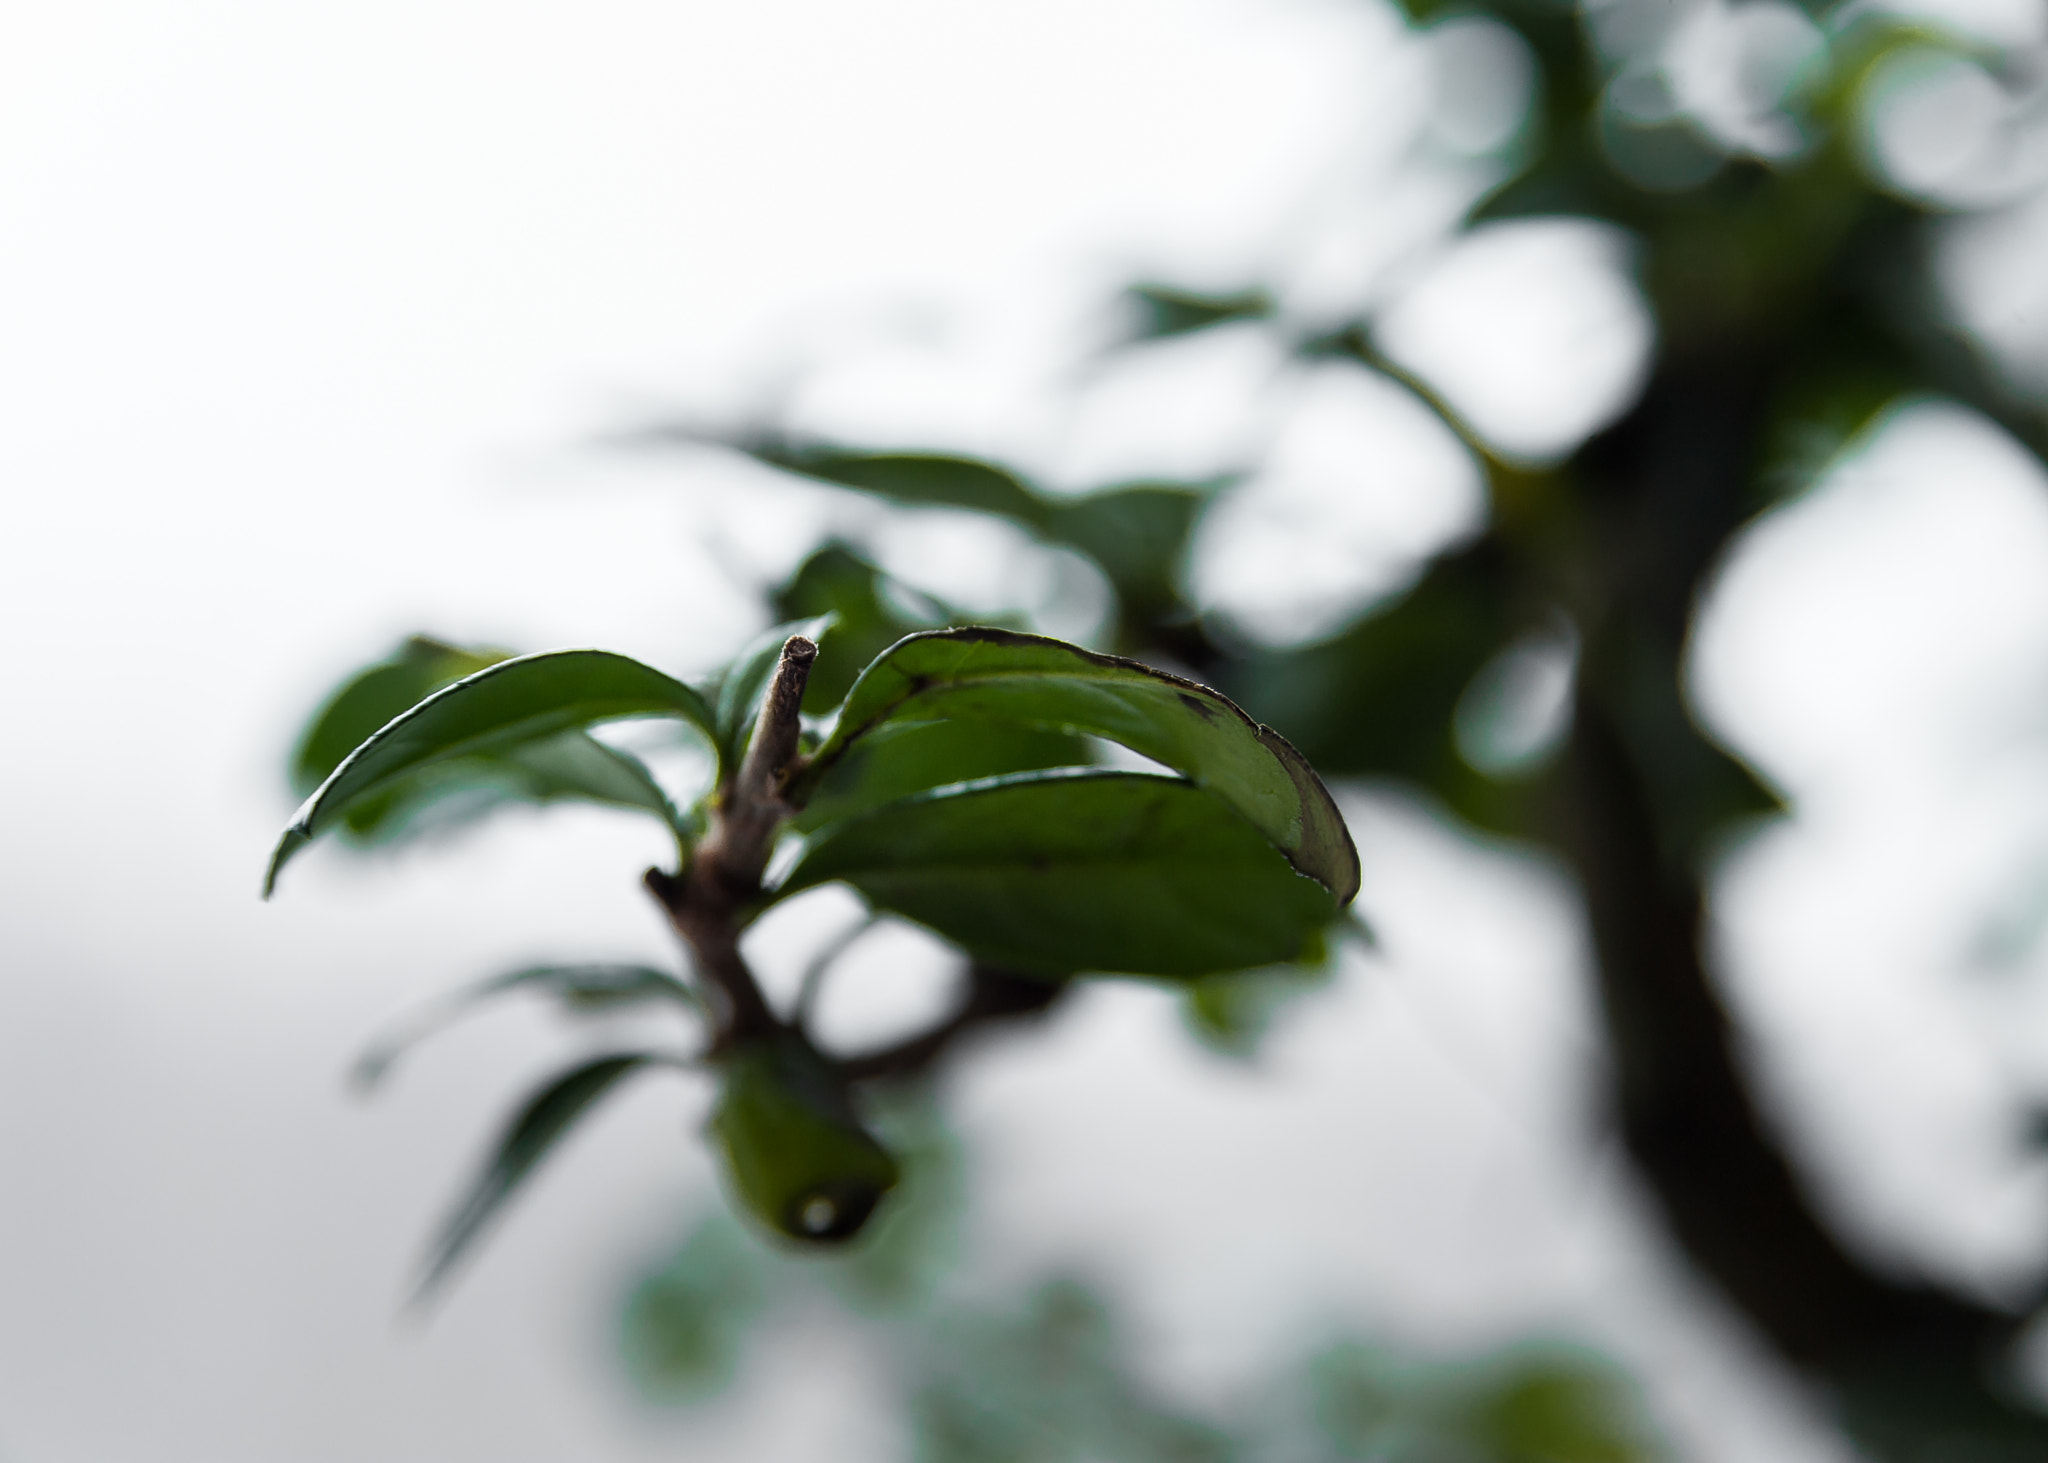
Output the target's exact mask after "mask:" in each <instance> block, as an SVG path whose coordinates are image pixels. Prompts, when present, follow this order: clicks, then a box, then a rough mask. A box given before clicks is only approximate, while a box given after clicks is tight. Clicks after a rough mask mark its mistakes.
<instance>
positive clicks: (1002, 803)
mask: <svg viewBox="0 0 2048 1463" xmlns="http://www.w3.org/2000/svg"><path fill="white" fill-rule="evenodd" d="M834 879H841V880H844V881H845V882H847V883H849V884H851V885H853V887H854V888H856V889H858V890H859V891H860V892H861V893H862V894H863V895H864V896H865V897H866V898H867V899H868V900H869V901H870V902H871V903H873V904H874V905H876V906H878V907H880V908H882V909H886V910H889V911H890V912H892V913H895V914H899V915H902V916H903V917H905V918H907V919H912V920H915V921H917V922H918V923H919V924H922V925H925V926H927V927H929V928H930V929H932V930H935V931H936V932H937V933H939V934H940V935H943V936H944V937H945V938H947V939H949V940H952V941H954V942H955V943H957V944H959V945H961V946H963V947H964V948H965V949H967V950H968V951H969V952H970V953H972V954H973V955H974V956H976V957H977V958H979V959H982V960H986V961H989V962H991V963H993V964H998V965H1002V966H1006V967H1011V968H1015V969H1019V970H1025V971H1032V972H1040V973H1044V974H1047V975H1063V974H1066V973H1067V972H1070V971H1076V970H1095V971H1117V972H1127V973H1131V974H1141V975H1174V976H1191V975H1205V974H1208V973H1209V972H1211V971H1218V970H1236V969H1240V968H1242V967H1245V966H1250V965H1267V964H1272V963H1275V962H1279V961H1285V960H1291V959H1293V958H1295V957H1296V956H1298V955H1300V954H1301V953H1302V951H1303V949H1304V947H1305V946H1307V945H1308V943H1309V942H1310V941H1311V940H1312V938H1313V937H1314V936H1315V933H1316V932H1317V931H1318V930H1320V929H1321V928H1322V927H1323V926H1324V925H1325V924H1327V923H1328V922H1329V921H1330V919H1331V918H1332V916H1333V915H1335V913H1336V908H1337V907H1336V904H1335V902H1334V901H1333V900H1332V898H1331V897H1330V893H1329V891H1328V890H1327V889H1325V888H1324V887H1323V886H1322V885H1320V884H1318V883H1316V882H1315V881H1314V880H1312V879H1308V878H1304V877H1303V876H1302V875H1301V874H1299V873H1297V872H1296V871H1295V870H1294V868H1292V867H1291V866H1290V865H1289V864H1288V862H1287V860H1286V859H1285V858H1283V857H1282V856H1281V855H1280V854H1279V852H1278V851H1277V850H1276V849H1275V848H1274V847H1273V846H1272V844H1271V843H1270V842H1269V841H1268V840H1267V839H1266V838H1265V836H1264V835H1263V834H1262V833H1261V832H1260V830H1259V829H1257V828H1255V827H1253V826H1252V825H1251V824H1250V823H1249V822H1247V821H1246V820H1245V819H1244V818H1242V817H1241V816H1239V815H1238V814H1237V813H1236V812H1235V811H1233V810H1232V808H1231V807H1230V806H1229V805H1228V804H1227V803H1225V802H1224V801H1223V800H1222V799H1221V798H1219V797H1216V796H1214V795H1212V794H1211V793H1209V792H1207V791H1205V790H1204V789H1202V788H1200V787H1198V786H1196V785H1195V784H1193V783H1190V782H1183V781H1181V780H1180V779H1179V778H1173V777H1155V776H1151V775H1149V774H1145V773H1132V772H1068V773H1027V774H1023V775H1021V776H1018V777H1012V778H999V779H996V780H994V781H992V782H987V783H970V784H967V785H965V786H963V787H953V788H942V789H940V790H939V791H937V792H933V793H926V794H922V795H920V796H917V797H913V798H906V799H904V800H903V801H901V802H896V803H891V804H888V805H887V806H886V807H882V808H878V809H876V810H875V811H874V812H871V813H868V814H866V815H864V816H862V817H858V818H854V819H850V820H849V821H847V822H844V823H839V824H835V825H833V826H832V827H831V828H828V829H826V830H825V831H824V832H823V833H821V834H820V835H818V837H817V838H816V839H815V840H813V842H812V843H811V845H810V846H809V847H808V848H807V849H806V850H805V851H804V854H803V856H802V858H801V859H799V860H798V862H797V865H796V867H795V868H794V869H793V870H791V872H790V875H789V878H788V879H787V880H786V881H785V883H784V885H783V890H784V892H794V891H795V890H798V889H804V888H808V887H810V886H811V885H814V884H821V883H825V882H827V881H830V880H834Z"/></svg>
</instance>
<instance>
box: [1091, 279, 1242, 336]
mask: <svg viewBox="0 0 2048 1463" xmlns="http://www.w3.org/2000/svg"><path fill="white" fill-rule="evenodd" d="M1125 294H1126V297H1127V298H1128V299H1129V300H1130V301H1131V303H1132V304H1133V305H1135V306H1136V307H1137V308H1138V311H1139V318H1140V324H1139V327H1138V336H1137V338H1138V339H1139V340H1161V339H1164V338H1165V337H1167V336H1173V335H1186V334H1188V333H1189V332H1191V331H1196V330H1206V329H1208V328H1209V327H1210V326H1211V325H1221V324H1223V323H1224V322H1225V321H1229V320H1259V319H1263V318H1265V317H1266V316H1268V315H1271V314H1272V313H1273V297H1272V296H1271V295H1269V294H1267V293H1266V292H1265V291H1264V290H1245V291H1243V292H1242V293H1240V294H1234V295H1208V294H1201V293H1198V292H1195V291H1192V290H1179V289H1174V288H1173V287H1172V286H1171V285H1163V284H1136V285H1132V286H1131V287H1130V288H1129V289H1128V290H1127V291H1126V292H1125Z"/></svg>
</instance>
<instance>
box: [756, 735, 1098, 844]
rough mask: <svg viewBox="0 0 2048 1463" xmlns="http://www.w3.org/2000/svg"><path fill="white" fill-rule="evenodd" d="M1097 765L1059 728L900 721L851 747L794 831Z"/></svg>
mask: <svg viewBox="0 0 2048 1463" xmlns="http://www.w3.org/2000/svg"><path fill="white" fill-rule="evenodd" d="M1095 760H1096V756H1095V750H1094V748H1093V747H1092V746H1090V744H1089V743H1088V740H1087V739H1086V738H1085V737H1078V736H1074V735H1072V734H1071V733H1068V732H1063V731H1047V730H1044V729H1042V728H1039V727H1030V726H1006V725H1004V724H1002V723H1001V722H991V721H921V722H920V721H907V722H899V723H896V724H894V725H891V726H886V727H881V728H878V729H877V730H876V731H874V732H872V733H871V734H869V735H868V736H865V737H862V738H861V739H860V740H859V741H857V742H855V743H854V744H853V747H852V748H851V749H850V750H849V751H848V752H847V753H846V755H845V756H844V757H842V758H840V759H839V761H838V762H837V763H836V764H835V765H834V766H833V768H832V770H831V772H830V773H829V774H827V776H826V777H825V780H824V781H823V782H821V783H820V784H819V785H818V790H817V792H816V793H814V794H813V795H812V797H811V800H810V802H809V803H807V804H806V805H805V806H804V810H803V812H802V813H800V814H799V815H798V816H797V818H796V820H795V823H794V826H795V827H796V828H797V829H799V830H801V831H804V832H810V831H812V830H815V829H818V828H822V827H824V826H825V825H826V824H828V823H835V822H839V821H841V820H843V819H846V818H851V817H853V816H855V815H856V814H859V813H864V812H866V811H868V810H869V809H871V808H878V807H880V806H881V805H882V804H884V803H891V802H894V801H896V799H898V798H902V797H908V796H909V795H910V794H912V793H917V792H925V791H927V790H929V789H931V788H935V787H947V786H950V785H951V784H953V783H956V782H973V781H976V780H978V779H981V778H986V777H1000V776H1003V775H1005V774H1007V773H1012V772H1036V771H1041V770H1044V769H1046V768H1051V767H1086V766H1088V765H1089V764H1091V763H1093V762H1094V761H1095Z"/></svg>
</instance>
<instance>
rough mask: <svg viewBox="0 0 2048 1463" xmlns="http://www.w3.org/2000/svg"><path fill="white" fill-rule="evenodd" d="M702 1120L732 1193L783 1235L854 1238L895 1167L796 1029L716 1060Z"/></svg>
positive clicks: (804, 1239)
mask: <svg viewBox="0 0 2048 1463" xmlns="http://www.w3.org/2000/svg"><path fill="white" fill-rule="evenodd" d="M720 1066H721V1068H722V1070H723V1075H724V1083H723V1085H722V1087H721V1088H720V1090H719V1095H718V1104H717V1106H716V1107H714V1108H713V1109H712V1112H711V1119H710V1122H709V1124H708V1125H707V1126H708V1129H709V1131H710V1133H711V1136H712V1138H713V1139H714V1141H715V1142H716V1144H717V1147H718V1152H719V1155H720V1157H721V1158H723V1159H724V1161H725V1174H726V1179H727V1181H728V1187H729V1188H730V1189H731V1191H732V1195H733V1198H734V1199H735V1200H737V1201H738V1203H739V1205H740V1207H741V1208H743V1209H744V1210H746V1212H747V1213H749V1214H751V1215H752V1216H753V1217H754V1218H755V1219H757V1220H759V1221H760V1222H761V1223H762V1224H764V1225H766V1226H767V1227H768V1228H769V1229H770V1230H771V1231H773V1232H774V1233H775V1234H777V1235H779V1236H781V1237H782V1238H783V1239H788V1240H795V1241H797V1242H798V1243H800V1244H806V1245H821V1244H837V1243H841V1242H843V1241H845V1240H849V1239H851V1238H853V1236H854V1235H856V1234H858V1233H859V1232H860V1229H861V1227H862V1226H863V1225H864V1224H866V1223H867V1221H868V1216H869V1215H871V1214H872V1213H874V1211H875V1206H876V1205H877V1204H879V1203H880V1202H881V1201H882V1197H883V1195H885V1194H887V1193H888V1192H889V1190H890V1189H892V1188H894V1187H895V1186H896V1181H897V1179H898V1177H899V1172H898V1169H897V1166H896V1160H895V1159H894V1158H893V1157H891V1156H890V1154H889V1151H888V1150H887V1149H886V1148H884V1147H883V1146H882V1145H881V1144H880V1143H878V1142H876V1141H875V1139H874V1137H873V1136H872V1135H871V1134H870V1133H869V1132H868V1131H867V1129H865V1128H864V1127H862V1126H861V1123H860V1119H859V1117H858V1116H857V1115H856V1114H855V1112H854V1110H853V1104H852V1101H851V1099H850V1098H849V1097H848V1096H847V1093H846V1090H845V1088H844V1086H843V1085H842V1084H841V1083H840V1082H839V1080H838V1079H837V1078H836V1077H835V1076H834V1075H833V1074H832V1071H831V1069H830V1068H829V1067H828V1066H827V1065H826V1064H825V1061H824V1059H823V1058H821V1057H820V1056H819V1055H818V1054H817V1053H816V1052H815V1051H813V1050H812V1049H811V1047H810V1044H809V1043H808V1042H806V1041H805V1040H804V1038H803V1036H802V1034H801V1033H799V1032H796V1031H791V1030H785V1031H781V1032H778V1033H776V1034H775V1035H774V1036H773V1037H771V1038H769V1039H766V1040H762V1041H754V1042H749V1043H746V1044H745V1045H742V1046H739V1047H737V1048H735V1049H734V1050H732V1051H731V1052H729V1053H728V1054H726V1055H725V1056H724V1057H723V1058H721V1060H720Z"/></svg>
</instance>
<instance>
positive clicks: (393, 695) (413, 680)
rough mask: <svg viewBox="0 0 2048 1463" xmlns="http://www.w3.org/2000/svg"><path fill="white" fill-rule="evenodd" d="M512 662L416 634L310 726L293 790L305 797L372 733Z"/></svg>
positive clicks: (504, 654)
mask: <svg viewBox="0 0 2048 1463" xmlns="http://www.w3.org/2000/svg"><path fill="white" fill-rule="evenodd" d="M510 657H511V652H510V651H505V650H470V649H465V648H463V647H462V646H459V645H449V644H447V643H445V642H443V641H440V640H435V639H433V638H432V637H430V636H426V635H415V636H413V637H411V638H410V639H408V640H407V641H406V642H405V643H404V644H403V645H401V646H399V647H398V649H397V650H396V651H395V652H393V653H392V654H391V655H390V656H389V657H388V658H387V659H385V660H383V661H381V662H379V663H378V664H376V665H373V666H370V667H369V668H368V669H366V670H363V671H361V672H359V673H358V674H356V675H355V676H352V677H350V678H349V680H347V681H346V682H344V683H343V684H342V686H341V688H340V689H339V690H337V691H336V692H335V693H334V694H333V695H332V696H330V697H329V698H328V699H327V702H326V704H325V705H323V706H322V707H321V708H320V709H319V710H318V711H317V712H315V713H314V714H313V719H312V720H311V721H309V722H308V723H307V724H306V730H305V732H304V733H303V734H302V735H301V736H300V738H299V744H298V746H297V747H296V748H294V749H293V751H292V759H291V779H292V789H293V791H295V792H296V793H298V795H299V796H300V797H304V796H306V794H308V793H310V792H311V791H312V790H313V789H314V788H316V787H318V786H319V785H320V784H321V783H323V782H325V781H326V780H327V775H328V774H329V773H330V772H332V771H334V769H335V768H337V767H339V766H340V765H341V764H342V761H343V759H344V758H346V757H347V756H348V754H349V753H350V752H353V751H354V750H355V749H356V748H357V747H358V746H360V745H362V743H363V742H365V741H367V740H368V739H369V737H370V734H371V733H372V732H374V731H376V730H377V729H378V728H379V727H381V726H383V725H384V724H385V723H387V722H389V721H391V720H392V719H393V718H394V717H396V716H398V715H399V713H401V712H403V711H406V710H409V709H410V708H412V707H414V706H416V705H418V704H419V703H420V702H421V701H424V700H425V699H426V698H427V697H428V696H430V695H432V694H433V693H434V692H435V691H438V690H440V689H441V688H442V687H443V686H449V685H453V684H454V683H455V682H457V681H459V680H461V679H462V678H463V677H464V676H470V675H475V674H476V673H477V672H478V671H480V670H482V669H483V668H484V667H485V666H488V665H495V664H497V663H498V662H499V661H501V660H507V659H509V658H510Z"/></svg>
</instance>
